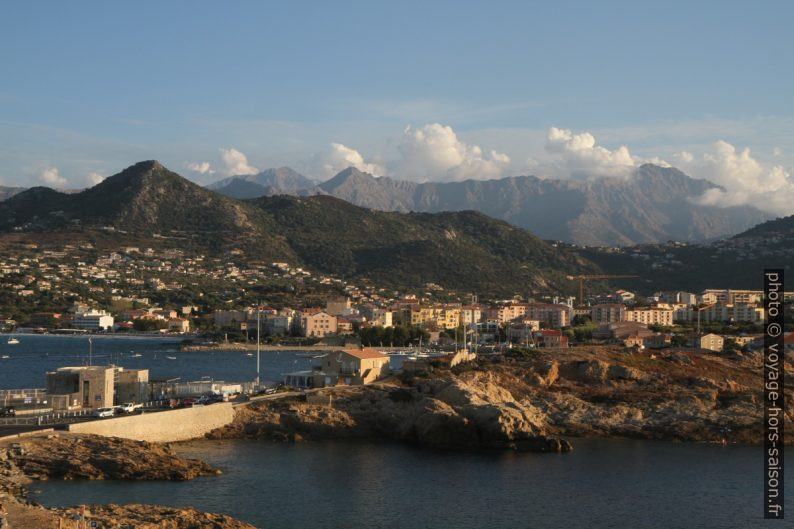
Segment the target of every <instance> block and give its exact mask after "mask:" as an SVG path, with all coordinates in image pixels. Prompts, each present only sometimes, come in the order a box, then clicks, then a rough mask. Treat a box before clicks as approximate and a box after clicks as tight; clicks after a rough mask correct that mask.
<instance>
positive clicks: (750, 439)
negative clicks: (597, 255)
mask: <svg viewBox="0 0 794 529" xmlns="http://www.w3.org/2000/svg"><path fill="white" fill-rule="evenodd" d="M787 368H789V366H787ZM761 370H762V365H761V358H760V356H731V357H727V356H721V355H717V354H704V353H702V352H692V351H668V352H665V353H656V354H651V353H648V352H628V351H625V350H623V349H619V348H607V347H593V348H577V349H569V350H560V351H551V352H546V351H531V352H528V351H524V352H513V353H511V354H509V355H505V356H495V357H491V358H482V359H479V360H478V361H477V362H474V363H471V364H468V365H461V366H457V367H455V368H453V369H447V368H443V367H437V368H433V367H431V368H429V369H428V370H426V371H424V372H420V373H416V374H413V375H403V376H401V377H400V378H399V379H398V378H394V379H392V380H389V381H384V382H382V383H378V384H373V385H370V386H359V387H342V388H339V387H337V388H328V389H324V390H320V391H318V392H316V393H313V394H311V395H309V396H296V397H291V398H285V399H281V400H279V401H263V402H257V403H253V404H252V405H251V406H249V407H248V408H247V409H238V410H237V415H236V417H235V420H234V422H233V423H232V424H230V425H228V426H226V427H224V428H221V429H218V430H215V431H214V432H212V433H211V434H210V435H209V436H210V437H213V438H234V437H252V438H264V439H274V440H301V439H329V438H362V439H363V438H383V439H392V440H398V441H406V442H411V443H416V444H420V445H427V446H433V447H441V448H462V449H477V448H498V449H514V450H536V451H567V450H570V449H571V444H570V443H569V441H567V440H566V439H563V438H562V437H566V438H570V437H595V436H598V437H605V436H611V437H632V438H645V439H663V440H674V441H692V442H736V443H760V442H761V438H762V437H761V435H762V434H761V427H760V426H761V415H762V404H761V403H762V397H763V394H762V391H763V388H762V385H761V381H762V377H761ZM790 396H791V395H790ZM787 402H789V403H791V402H792V399H791V398H788V399H787ZM785 413H786V416H787V417H786V419H787V420H786V424H787V425H791V424H792V418H794V410H793V409H792V407H791V404H789V406H788V408H787V409H786V410H785ZM789 427H790V426H789ZM789 438H791V437H790V436H789Z"/></svg>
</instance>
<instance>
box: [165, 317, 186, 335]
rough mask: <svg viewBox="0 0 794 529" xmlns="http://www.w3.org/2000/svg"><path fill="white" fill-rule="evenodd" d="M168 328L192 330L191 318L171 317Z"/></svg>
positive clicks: (183, 330)
mask: <svg viewBox="0 0 794 529" xmlns="http://www.w3.org/2000/svg"><path fill="white" fill-rule="evenodd" d="M168 330H169V331H170V332H181V333H184V332H190V320H187V319H185V318H171V319H170V320H168Z"/></svg>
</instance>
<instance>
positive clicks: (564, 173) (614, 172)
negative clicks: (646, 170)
mask: <svg viewBox="0 0 794 529" xmlns="http://www.w3.org/2000/svg"><path fill="white" fill-rule="evenodd" d="M545 150H546V152H547V153H549V154H550V155H551V156H550V160H549V161H548V162H546V164H545V165H546V167H543V169H545V171H546V172H547V173H549V176H553V177H557V178H567V177H574V178H592V177H602V176H621V177H625V176H629V175H630V174H632V173H633V170H634V168H635V167H636V166H637V165H638V163H639V162H640V161H641V160H640V159H638V158H635V157H634V156H632V155H631V153H630V152H629V148H628V147H626V146H625V145H621V146H620V147H618V148H617V149H615V150H609V149H607V148H606V147H602V146H600V145H597V143H596V138H595V136H593V134H591V133H590V132H576V133H575V132H573V131H571V130H569V129H560V128H557V127H551V128H550V129H549V133H548V135H547V136H546V145H545ZM647 161H651V160H647ZM653 161H654V162H656V163H660V164H664V163H665V162H664V161H663V160H658V159H654V160H653Z"/></svg>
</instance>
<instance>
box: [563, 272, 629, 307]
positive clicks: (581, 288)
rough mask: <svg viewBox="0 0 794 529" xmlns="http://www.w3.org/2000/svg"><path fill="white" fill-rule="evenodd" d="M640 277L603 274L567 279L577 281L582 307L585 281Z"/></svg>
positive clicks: (569, 277)
mask: <svg viewBox="0 0 794 529" xmlns="http://www.w3.org/2000/svg"><path fill="white" fill-rule="evenodd" d="M637 277H640V276H630V275H604V274H594V275H578V276H568V279H570V280H571V281H573V280H576V279H578V280H579V306H581V307H583V306H584V282H585V281H597V280H599V279H631V278H637Z"/></svg>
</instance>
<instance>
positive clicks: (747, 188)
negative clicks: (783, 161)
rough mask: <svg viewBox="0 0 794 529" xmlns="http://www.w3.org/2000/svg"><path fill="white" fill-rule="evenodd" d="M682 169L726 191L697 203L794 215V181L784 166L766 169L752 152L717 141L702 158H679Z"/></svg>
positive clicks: (685, 155) (716, 191)
mask: <svg viewBox="0 0 794 529" xmlns="http://www.w3.org/2000/svg"><path fill="white" fill-rule="evenodd" d="M677 160H678V162H679V166H680V168H681V169H682V170H683V171H685V172H687V173H689V174H691V175H692V176H695V177H697V178H705V179H706V180H710V181H711V182H714V183H715V184H718V185H720V186H722V187H724V188H725V190H724V191H723V190H719V189H712V190H709V191H708V192H706V193H705V194H704V195H703V196H701V197H697V198H695V202H697V203H700V204H706V205H714V206H735V205H740V204H749V205H753V206H756V207H758V208H760V209H763V210H766V211H770V212H773V213H775V214H779V215H790V214H792V213H794V180H792V177H791V174H789V172H788V171H786V169H785V168H784V167H783V166H781V165H774V166H771V167H769V166H765V165H764V164H762V163H761V162H759V161H758V160H756V159H755V158H753V156H752V154H751V152H750V149H749V148H745V149H742V150H738V149H737V148H736V147H735V146H734V145H732V144H730V143H728V142H726V141H722V140H720V141H717V142H716V143H714V144H713V145H712V148H711V150H709V151H708V152H706V153H704V154H703V155H702V156H700V157H695V156H694V155H692V154H691V153H686V152H684V153H680V154H679V155H678V156H677Z"/></svg>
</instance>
